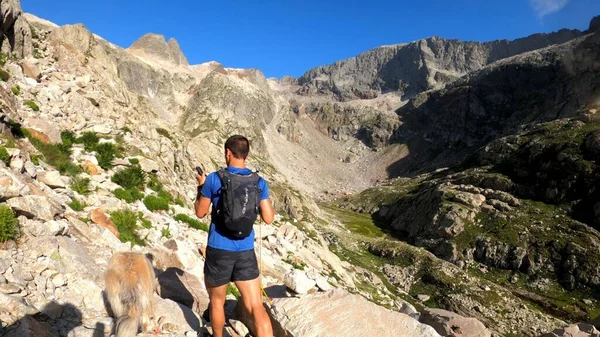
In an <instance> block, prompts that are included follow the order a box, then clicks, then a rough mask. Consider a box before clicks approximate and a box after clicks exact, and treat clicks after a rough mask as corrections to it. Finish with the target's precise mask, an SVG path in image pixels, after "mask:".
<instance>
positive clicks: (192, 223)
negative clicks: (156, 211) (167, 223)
mask: <svg viewBox="0 0 600 337" xmlns="http://www.w3.org/2000/svg"><path fill="white" fill-rule="evenodd" d="M173 219H175V220H177V221H181V222H184V223H187V224H188V226H190V227H192V228H195V229H198V230H201V231H204V232H208V226H207V225H206V224H204V223H202V222H200V221H198V220H196V219H193V218H191V217H189V216H187V215H185V214H177V215H176V216H175V217H174V218H173Z"/></svg>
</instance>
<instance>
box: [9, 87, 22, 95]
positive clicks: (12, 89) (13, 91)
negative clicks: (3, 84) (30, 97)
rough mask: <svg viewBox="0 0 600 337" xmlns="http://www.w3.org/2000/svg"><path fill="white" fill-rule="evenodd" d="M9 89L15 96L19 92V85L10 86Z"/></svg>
mask: <svg viewBox="0 0 600 337" xmlns="http://www.w3.org/2000/svg"><path fill="white" fill-rule="evenodd" d="M10 91H12V93H13V94H14V95H15V96H19V94H20V93H21V87H19V86H18V85H17V86H14V87H12V88H10Z"/></svg>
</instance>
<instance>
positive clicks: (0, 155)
mask: <svg viewBox="0 0 600 337" xmlns="http://www.w3.org/2000/svg"><path fill="white" fill-rule="evenodd" d="M0 160H1V161H3V162H4V164H6V166H10V154H8V151H6V148H5V147H4V146H0Z"/></svg>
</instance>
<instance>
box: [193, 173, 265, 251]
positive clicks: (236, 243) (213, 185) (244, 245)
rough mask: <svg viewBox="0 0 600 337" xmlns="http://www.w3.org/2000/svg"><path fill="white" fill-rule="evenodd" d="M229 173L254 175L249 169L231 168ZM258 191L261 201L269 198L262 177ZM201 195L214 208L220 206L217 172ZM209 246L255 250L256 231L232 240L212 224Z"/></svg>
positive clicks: (210, 178)
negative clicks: (208, 199) (208, 200)
mask: <svg viewBox="0 0 600 337" xmlns="http://www.w3.org/2000/svg"><path fill="white" fill-rule="evenodd" d="M227 171H229V172H231V173H233V174H239V175H243V176H247V175H250V174H251V173H252V170H250V169H248V168H243V169H242V168H238V167H231V166H229V167H227ZM258 189H259V190H260V200H264V199H268V198H269V186H267V182H266V181H265V180H264V179H263V178H262V177H261V178H260V179H259V180H258ZM200 193H202V195H203V196H205V197H207V198H210V200H211V201H212V204H213V207H214V206H215V205H218V204H219V198H220V197H221V179H219V175H218V174H217V172H213V173H211V174H209V175H208V176H207V177H206V181H205V182H204V187H202V191H201V192H200ZM259 216H260V215H259ZM208 246H209V247H211V248H216V249H223V250H228V251H234V252H242V251H245V250H250V249H254V230H252V232H251V233H250V235H249V236H247V237H245V238H243V239H232V238H228V237H226V236H225V235H223V234H222V233H221V232H220V230H219V229H218V228H217V226H216V225H215V224H214V223H213V222H211V224H210V229H209V230H208Z"/></svg>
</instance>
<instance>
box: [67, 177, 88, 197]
mask: <svg viewBox="0 0 600 337" xmlns="http://www.w3.org/2000/svg"><path fill="white" fill-rule="evenodd" d="M71 189H72V190H73V191H75V192H77V193H79V194H81V195H86V194H88V193H90V178H82V177H74V178H73V182H72V183H71Z"/></svg>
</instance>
